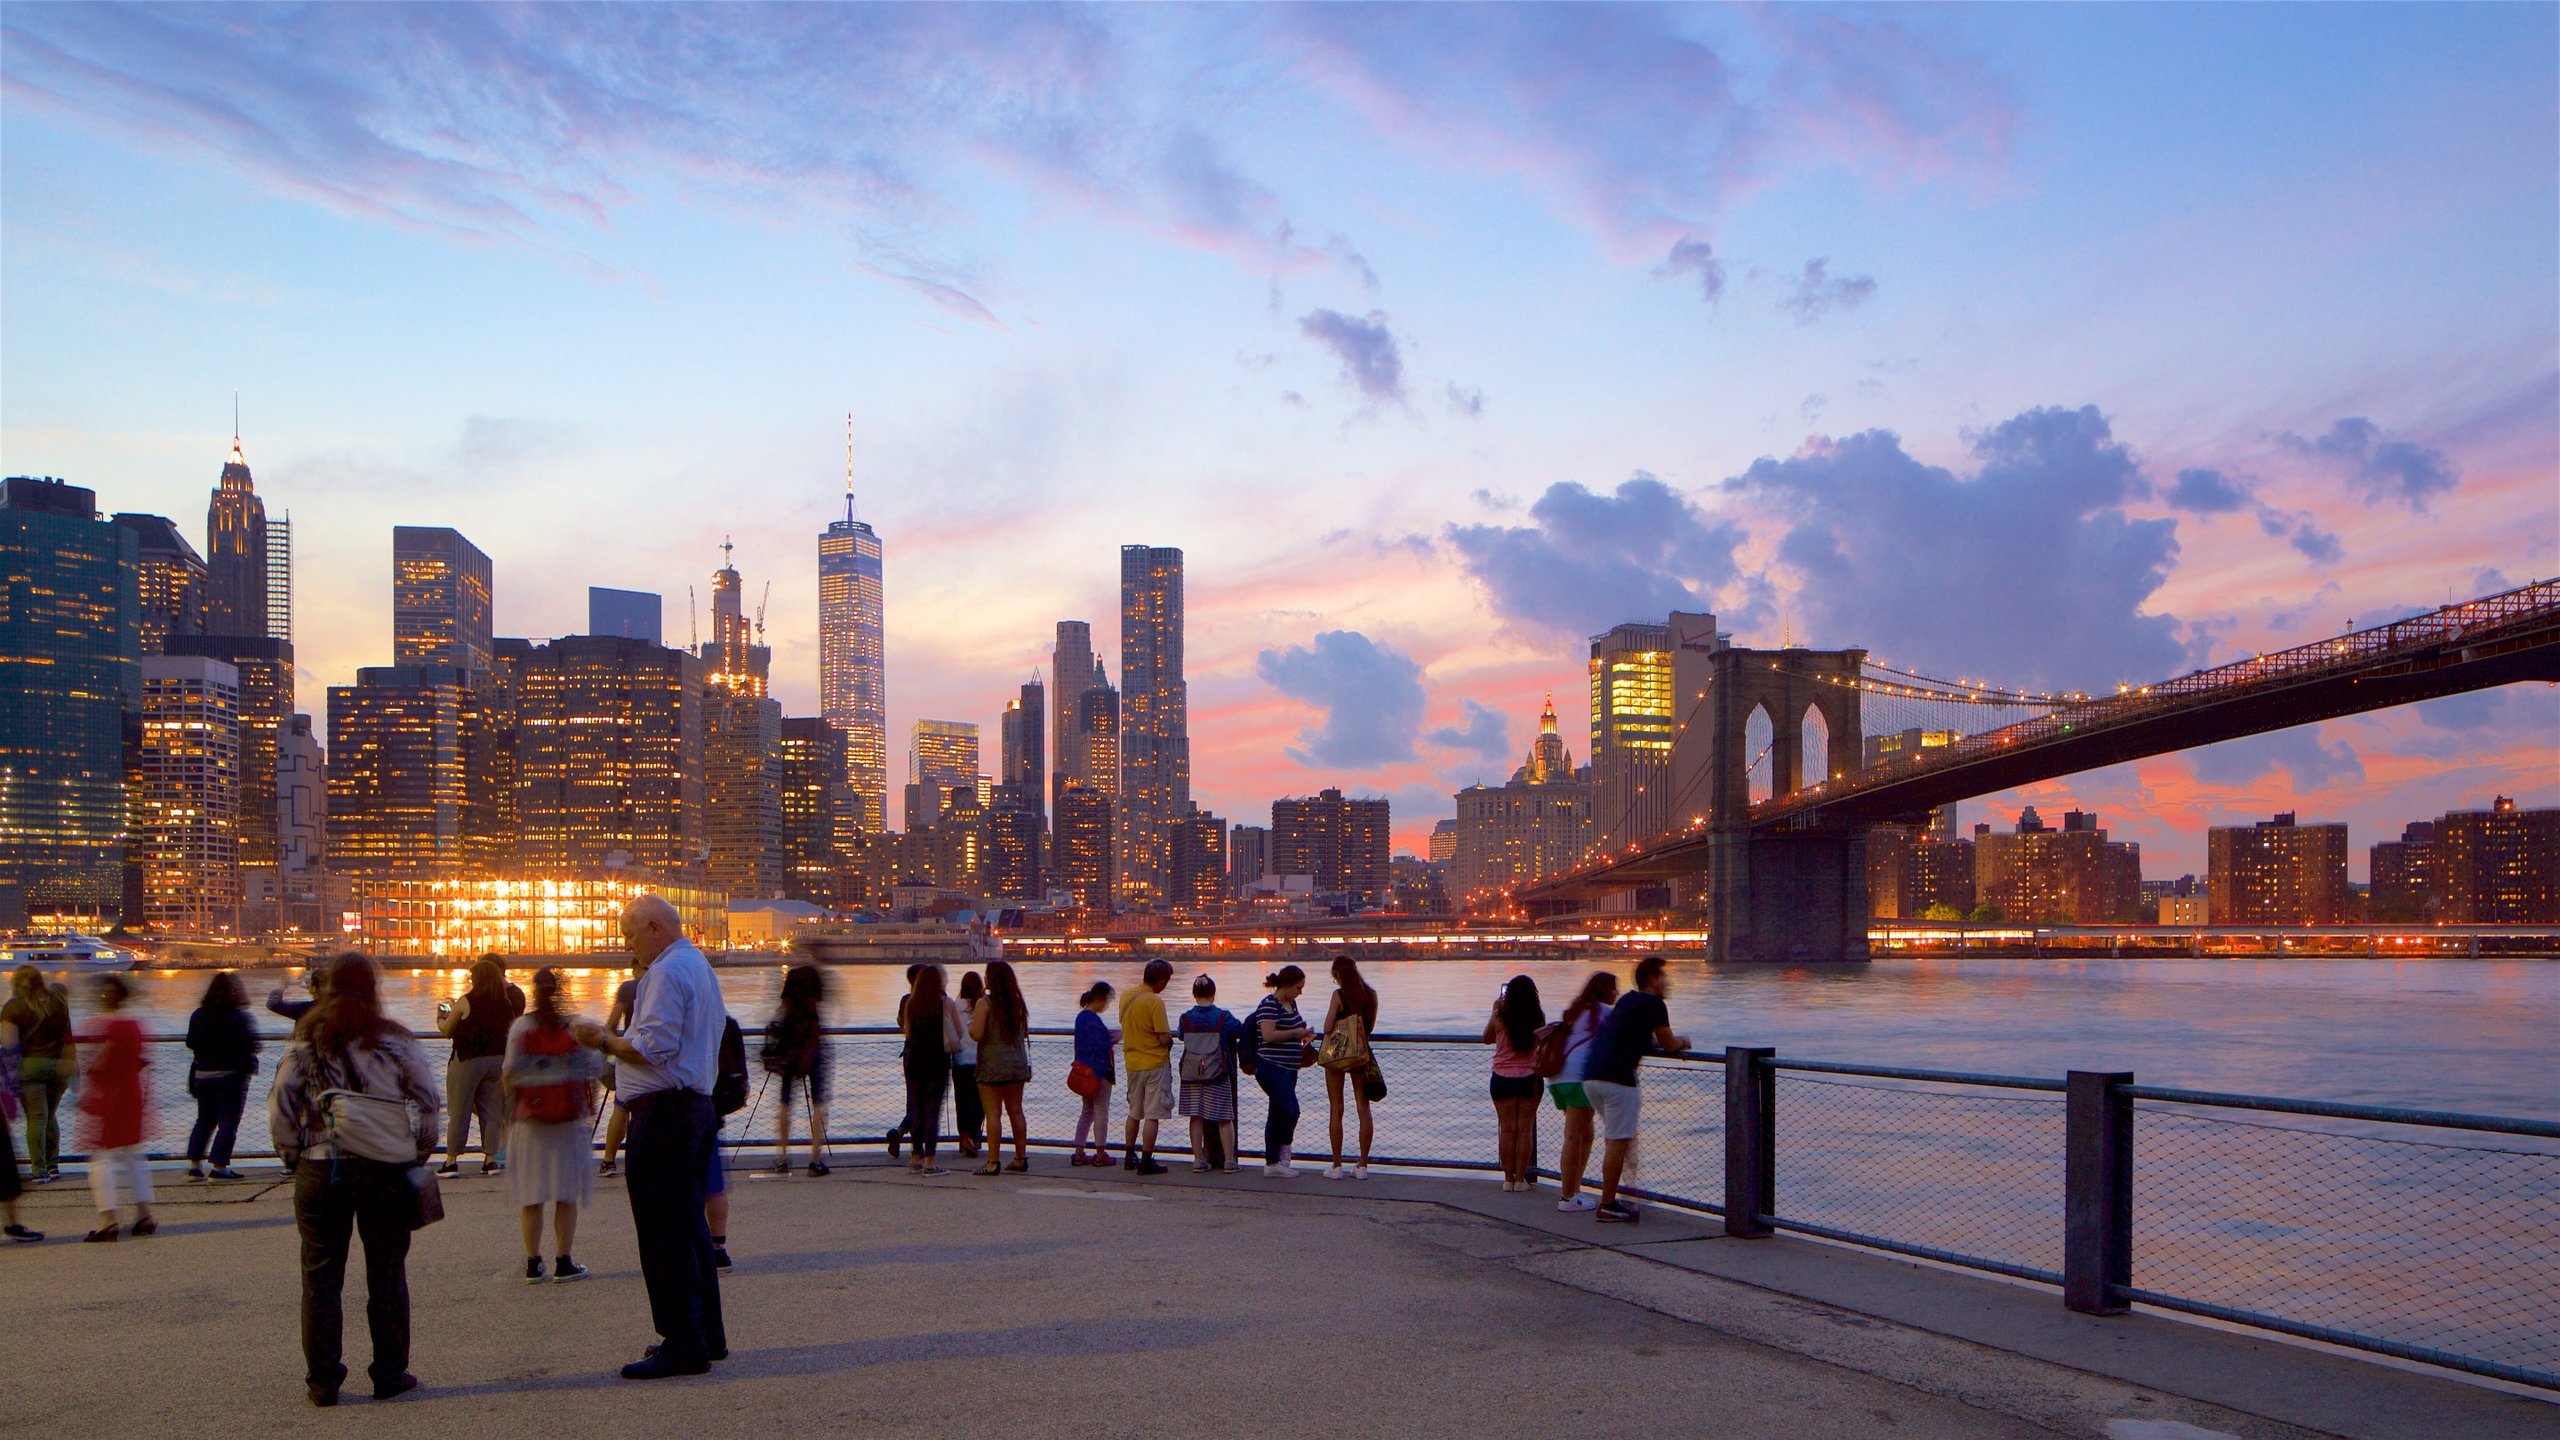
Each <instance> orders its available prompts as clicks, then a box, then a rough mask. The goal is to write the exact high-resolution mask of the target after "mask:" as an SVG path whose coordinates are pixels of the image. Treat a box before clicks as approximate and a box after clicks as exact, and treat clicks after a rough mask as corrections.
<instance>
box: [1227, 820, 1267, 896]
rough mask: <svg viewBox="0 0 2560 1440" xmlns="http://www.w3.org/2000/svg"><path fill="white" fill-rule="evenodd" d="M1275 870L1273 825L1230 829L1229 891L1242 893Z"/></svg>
mask: <svg viewBox="0 0 2560 1440" xmlns="http://www.w3.org/2000/svg"><path fill="white" fill-rule="evenodd" d="M1270 873H1271V827H1270V826H1268V825H1238V826H1235V827H1233V828H1232V829H1230V830H1228V831H1227V893H1229V894H1231V895H1241V894H1243V893H1244V892H1245V891H1247V890H1250V889H1252V888H1253V887H1254V886H1255V885H1258V884H1260V883H1261V881H1262V877H1263V876H1265V875H1268V874H1270Z"/></svg>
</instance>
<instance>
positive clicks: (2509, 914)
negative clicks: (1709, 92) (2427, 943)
mask: <svg viewBox="0 0 2560 1440" xmlns="http://www.w3.org/2000/svg"><path fill="white" fill-rule="evenodd" d="M2436 855H2437V866H2438V869H2437V871H2436V874H2437V876H2438V883H2439V884H2440V885H2441V886H2442V892H2441V894H2442V898H2441V900H2440V902H2439V904H2438V907H2437V915H2438V917H2439V918H2440V919H2443V920H2445V921H2447V922H2449V923H2452V924H2456V925H2505V924H2516V925H2560V810H2519V809H2517V808H2516V802H2514V801H2513V800H2510V799H2508V798H2507V797H2506V796H2504V795H2501V796H2498V797H2497V798H2496V800H2494V801H2493V802H2491V804H2490V806H2489V808H2488V809H2486V810H2455V811H2453V812H2451V813H2449V814H2447V815H2445V816H2444V817H2443V818H2442V819H2439V820H2438V821H2436Z"/></svg>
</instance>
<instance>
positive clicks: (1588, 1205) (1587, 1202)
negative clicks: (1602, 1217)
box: [1556, 1194, 1600, 1210]
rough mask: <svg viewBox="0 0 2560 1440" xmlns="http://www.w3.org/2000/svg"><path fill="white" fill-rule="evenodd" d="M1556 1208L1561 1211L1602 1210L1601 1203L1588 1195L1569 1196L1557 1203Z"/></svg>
mask: <svg viewBox="0 0 2560 1440" xmlns="http://www.w3.org/2000/svg"><path fill="white" fill-rule="evenodd" d="M1556 1208H1557V1209H1559V1210H1597V1209H1599V1208H1600V1202H1599V1201H1597V1200H1594V1199H1592V1198H1591V1197H1590V1196H1588V1195H1580V1194H1576V1195H1567V1196H1566V1197H1564V1198H1563V1199H1561V1200H1559V1201H1557V1202H1556Z"/></svg>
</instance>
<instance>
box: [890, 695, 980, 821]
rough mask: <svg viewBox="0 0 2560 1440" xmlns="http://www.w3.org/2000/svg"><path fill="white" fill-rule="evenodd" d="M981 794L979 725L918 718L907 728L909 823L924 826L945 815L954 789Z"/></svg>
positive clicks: (973, 800) (972, 795) (972, 800)
mask: <svg viewBox="0 0 2560 1440" xmlns="http://www.w3.org/2000/svg"><path fill="white" fill-rule="evenodd" d="M957 791H966V792H967V793H968V797H969V800H970V803H972V804H975V803H976V801H977V795H978V727H977V725H976V724H974V723H973V722H970V721H967V720H919V721H917V722H916V723H915V727H914V728H913V729H911V730H910V731H908V732H907V794H906V802H907V803H906V824H905V826H904V828H905V829H907V830H909V831H916V830H922V829H924V828H925V827H927V826H929V825H931V824H933V823H934V822H935V821H937V820H939V819H941V818H942V812H943V810H944V809H945V808H946V807H948V806H949V805H950V804H951V803H952V800H953V798H954V792H957Z"/></svg>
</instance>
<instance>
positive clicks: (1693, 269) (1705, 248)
mask: <svg viewBox="0 0 2560 1440" xmlns="http://www.w3.org/2000/svg"><path fill="white" fill-rule="evenodd" d="M1653 275H1654V278H1655V279H1657V280H1669V279H1672V278H1674V277H1675V276H1680V275H1695V276H1697V277H1698V293H1699V295H1700V296H1701V297H1703V298H1704V299H1705V300H1706V302H1707V303H1708V304H1710V305H1712V304H1714V303H1715V302H1716V298H1717V297H1718V296H1720V295H1722V294H1724V262H1723V261H1721V260H1718V259H1717V258H1716V247H1715V246H1713V245H1710V244H1708V243H1707V242H1706V241H1704V240H1692V239H1690V238H1688V237H1687V236H1685V235H1684V236H1682V237H1681V238H1679V239H1677V240H1674V241H1672V242H1671V253H1670V254H1669V255H1667V256H1665V257H1664V258H1663V261H1662V263H1661V264H1659V265H1656V266H1654V267H1653Z"/></svg>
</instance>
